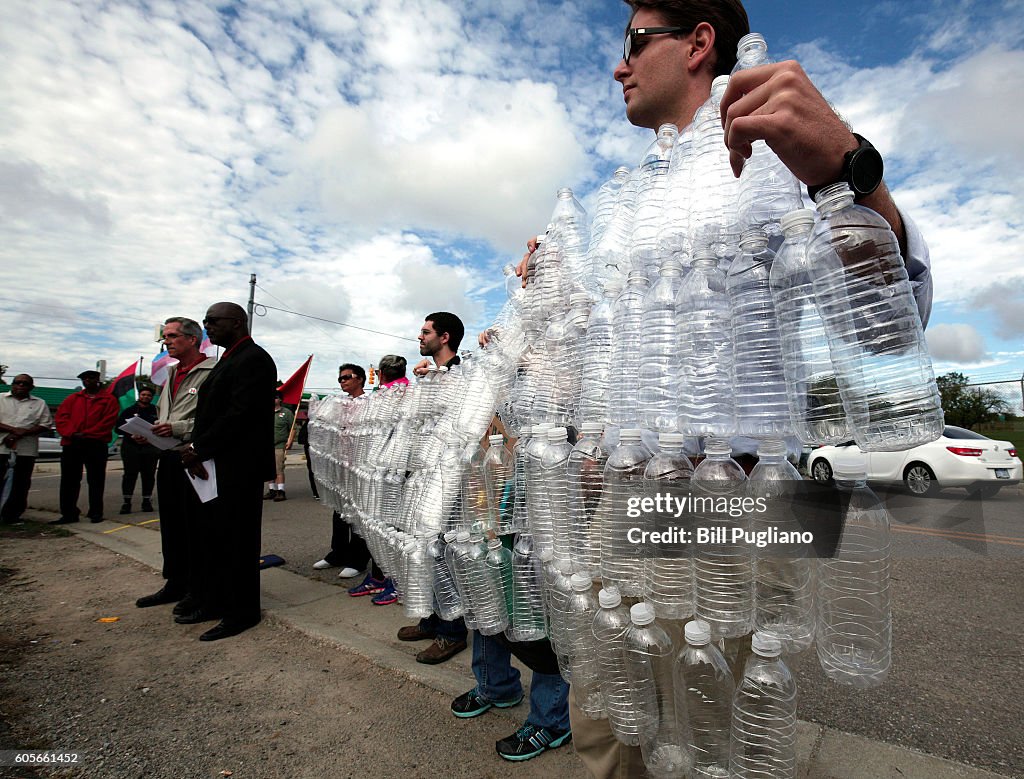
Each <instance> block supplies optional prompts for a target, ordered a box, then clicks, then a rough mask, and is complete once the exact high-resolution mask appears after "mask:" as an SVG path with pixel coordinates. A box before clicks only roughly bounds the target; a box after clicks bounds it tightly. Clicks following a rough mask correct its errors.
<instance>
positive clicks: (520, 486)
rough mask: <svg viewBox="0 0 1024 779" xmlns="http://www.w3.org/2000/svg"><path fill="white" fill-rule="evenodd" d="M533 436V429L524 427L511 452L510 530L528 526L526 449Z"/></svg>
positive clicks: (522, 528) (518, 529)
mask: <svg viewBox="0 0 1024 779" xmlns="http://www.w3.org/2000/svg"><path fill="white" fill-rule="evenodd" d="M532 436H533V427H532V426H531V425H526V426H524V427H523V429H522V435H520V436H519V438H518V439H517V440H516V445H515V447H514V448H513V450H512V459H513V468H514V471H513V472H514V479H515V487H514V490H515V491H514V497H513V499H512V529H513V530H517V531H522V530H526V529H527V527H528V524H529V519H528V510H527V505H526V448H527V446H528V445H529V443H530V439H531V437H532Z"/></svg>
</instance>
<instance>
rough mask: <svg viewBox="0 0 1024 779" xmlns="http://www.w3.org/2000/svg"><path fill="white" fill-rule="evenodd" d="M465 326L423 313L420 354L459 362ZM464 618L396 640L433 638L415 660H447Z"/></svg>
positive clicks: (421, 627)
mask: <svg viewBox="0 0 1024 779" xmlns="http://www.w3.org/2000/svg"><path fill="white" fill-rule="evenodd" d="M465 333H466V328H465V326H464V325H463V324H462V320H461V319H459V318H458V317H457V316H455V314H451V313H449V312H447V311H437V312H435V313H433V314H427V316H426V319H425V321H424V322H423V327H421V328H420V334H419V342H420V354H421V355H423V356H424V357H426V358H429V360H433V362H434V365H436V366H437V367H438V368H441V367H447V368H451V367H452V366H454V365H458V364H459V363H460V362H461V358H460V357H459V354H458V349H459V344H460V343H462V336H463V335H465ZM429 360H427V359H424V360H422V361H420V362H419V363H417V365H416V367H415V368H413V373H414V374H416V375H417V376H423V375H425V374H426V372H427V366H428V365H429V364H430V362H429ZM467 636H468V633H467V631H466V621H465V620H464V619H463V618H462V617H459V618H458V619H455V620H445V619H441V618H440V617H439V616H438V615H437V614H431V615H430V616H429V617H426V618H424V619H421V620H420V621H419V623H418V624H416V625H407V626H406V627H404V628H402V629H401V630H399V631H398V640H399V641H425V640H427V639H433V643H432V644H431V645H430V646H429V647H427V648H426V649H424V650H423V651H422V652H420V653H419V654H418V655H416V662H417V663H426V664H427V665H436V664H437V663H443V662H444V661H445V660H450V659H451V658H452V657H454V656H455V655H457V654H458V653H459V652H461V651H462V650H464V649H465V648H466V638H467Z"/></svg>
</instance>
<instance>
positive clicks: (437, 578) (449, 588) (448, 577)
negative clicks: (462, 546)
mask: <svg viewBox="0 0 1024 779" xmlns="http://www.w3.org/2000/svg"><path fill="white" fill-rule="evenodd" d="M455 536H456V533H455V531H454V530H450V531H448V532H447V533H445V534H444V535H437V536H436V537H435V538H434V539H433V540H432V541H431V542H430V544H429V545H428V546H427V554H428V555H429V557H430V560H431V575H432V582H433V590H434V610H435V611H436V612H437V615H438V616H439V617H440V618H441V619H445V620H452V619H457V618H458V617H461V616H462V614H463V608H462V596H461V595H460V594H459V588H458V587H457V586H456V584H455V577H454V574H453V573H452V570H451V569H450V568H449V567H448V560H447V559H446V557H445V549H446V548H447V547H448V544H450V543H451V542H453V541H454V540H455Z"/></svg>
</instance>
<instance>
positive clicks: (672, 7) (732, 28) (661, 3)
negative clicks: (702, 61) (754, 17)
mask: <svg viewBox="0 0 1024 779" xmlns="http://www.w3.org/2000/svg"><path fill="white" fill-rule="evenodd" d="M624 2H625V3H626V5H628V6H629V7H630V8H632V9H633V14H631V15H630V22H632V20H633V19H632V16H633V15H634V14H636V12H637V11H639V10H640V9H641V8H646V9H648V10H650V11H655V12H657V13H659V14H661V15H662V16H663V17H664V19H665V24H667V25H669V26H671V27H682V28H683V29H684V30H692V29H693V28H695V27H696V26H697V25H698V24H700V23H701V22H707V23H708V24H710V25H711V26H712V27H714V28H715V55H716V56H715V75H716V76H725V75H728V74H729V73H730V72H732V69H733V66H734V65H735V64H736V46H737V45H738V44H739V42H740V38H742V37H743V36H744V35H746V34H747V33H749V32H750V20H749V19H748V18H747V11H746V9H745V8H744V7H743V3H741V2H740V0H624Z"/></svg>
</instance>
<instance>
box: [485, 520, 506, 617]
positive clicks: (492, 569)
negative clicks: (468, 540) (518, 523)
mask: <svg viewBox="0 0 1024 779" xmlns="http://www.w3.org/2000/svg"><path fill="white" fill-rule="evenodd" d="M484 564H485V565H486V566H487V568H488V569H489V573H490V574H491V577H492V578H493V579H494V580H495V581H497V583H498V589H499V590H500V592H501V596H502V600H503V604H502V610H504V613H505V626H504V627H503V628H502V630H507V629H508V626H509V621H510V619H511V618H510V616H509V615H510V614H511V613H512V598H513V591H512V552H511V550H509V549H508V548H507V547H505V546H504V545H503V544H502V543H501V539H500V538H491V539H489V540H488V541H487V556H486V558H485V559H484Z"/></svg>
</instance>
